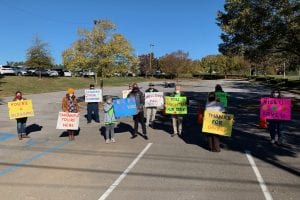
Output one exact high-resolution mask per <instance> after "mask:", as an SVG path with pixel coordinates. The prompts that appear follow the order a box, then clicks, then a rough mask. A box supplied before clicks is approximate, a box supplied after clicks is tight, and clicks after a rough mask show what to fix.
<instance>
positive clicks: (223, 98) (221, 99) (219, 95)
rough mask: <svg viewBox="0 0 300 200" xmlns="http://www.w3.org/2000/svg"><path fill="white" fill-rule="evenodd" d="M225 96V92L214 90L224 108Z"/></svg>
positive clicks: (225, 103)
mask: <svg viewBox="0 0 300 200" xmlns="http://www.w3.org/2000/svg"><path fill="white" fill-rule="evenodd" d="M227 96H228V94H227V93H226V92H216V97H217V99H219V101H220V103H222V104H223V106H224V107H225V108H226V107H227Z"/></svg>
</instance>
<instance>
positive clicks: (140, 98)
mask: <svg viewBox="0 0 300 200" xmlns="http://www.w3.org/2000/svg"><path fill="white" fill-rule="evenodd" d="M127 98H135V101H136V108H137V114H135V115H133V120H134V133H133V135H132V137H131V138H135V137H136V136H137V134H138V124H139V123H141V125H142V131H143V135H144V138H145V139H146V140H147V139H148V137H147V132H146V124H145V119H144V104H145V98H144V94H143V93H142V92H141V91H140V89H139V87H138V84H137V83H133V84H132V91H131V92H130V93H129V94H128V96H127Z"/></svg>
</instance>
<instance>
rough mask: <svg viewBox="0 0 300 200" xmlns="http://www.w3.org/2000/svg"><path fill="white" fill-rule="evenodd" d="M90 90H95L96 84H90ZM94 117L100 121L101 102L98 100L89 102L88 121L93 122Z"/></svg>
mask: <svg viewBox="0 0 300 200" xmlns="http://www.w3.org/2000/svg"><path fill="white" fill-rule="evenodd" d="M90 90H95V85H94V84H90ZM92 119H94V120H95V122H97V123H100V120H99V103H98V102H88V103H87V123H88V124H89V123H91V122H92Z"/></svg>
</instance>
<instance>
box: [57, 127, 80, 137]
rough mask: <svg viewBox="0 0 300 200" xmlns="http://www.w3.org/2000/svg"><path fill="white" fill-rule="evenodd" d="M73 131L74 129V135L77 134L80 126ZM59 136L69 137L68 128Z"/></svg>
mask: <svg viewBox="0 0 300 200" xmlns="http://www.w3.org/2000/svg"><path fill="white" fill-rule="evenodd" d="M74 131H75V133H74V136H78V135H79V132H80V128H78V130H74ZM59 137H69V133H68V130H65V131H64V132H62V133H61V134H60V136H59Z"/></svg>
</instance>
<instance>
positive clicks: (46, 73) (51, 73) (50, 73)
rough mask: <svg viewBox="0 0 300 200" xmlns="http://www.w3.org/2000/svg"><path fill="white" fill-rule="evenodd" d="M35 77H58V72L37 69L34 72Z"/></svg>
mask: <svg viewBox="0 0 300 200" xmlns="http://www.w3.org/2000/svg"><path fill="white" fill-rule="evenodd" d="M34 73H35V75H36V76H40V75H41V76H50V77H55V76H58V72H57V71H55V70H50V69H37V70H35V72H34Z"/></svg>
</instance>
